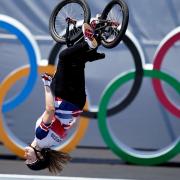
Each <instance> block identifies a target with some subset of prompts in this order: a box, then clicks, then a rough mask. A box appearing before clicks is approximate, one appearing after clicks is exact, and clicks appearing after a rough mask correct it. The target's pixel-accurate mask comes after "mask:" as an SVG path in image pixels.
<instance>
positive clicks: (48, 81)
mask: <svg viewBox="0 0 180 180" xmlns="http://www.w3.org/2000/svg"><path fill="white" fill-rule="evenodd" d="M41 78H42V81H43V84H44V86H49V87H50V85H51V82H52V76H51V75H49V74H48V73H44V74H42V75H41Z"/></svg>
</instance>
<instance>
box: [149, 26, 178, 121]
mask: <svg viewBox="0 0 180 180" xmlns="http://www.w3.org/2000/svg"><path fill="white" fill-rule="evenodd" d="M178 40H180V27H178V28H176V29H175V30H173V31H172V32H170V33H169V34H168V35H167V37H166V38H165V39H163V40H162V43H160V45H159V47H158V50H157V52H156V54H155V57H154V69H156V70H160V69H161V64H162V62H163V59H164V56H165V54H166V53H167V51H168V50H169V49H170V48H171V46H173V44H174V43H175V42H176V41H178ZM152 82H153V87H154V89H155V92H156V95H157V97H158V99H159V100H160V102H161V103H162V104H163V105H164V106H165V107H166V108H167V109H168V110H169V112H171V113H172V114H174V115H175V116H177V117H178V118H180V108H178V107H175V105H173V104H172V103H171V102H170V101H169V100H168V98H167V97H166V94H165V93H164V91H163V89H162V85H161V83H160V81H159V80H156V79H153V80H152Z"/></svg>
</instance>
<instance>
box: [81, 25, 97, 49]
mask: <svg viewBox="0 0 180 180" xmlns="http://www.w3.org/2000/svg"><path fill="white" fill-rule="evenodd" d="M82 31H83V35H84V39H85V41H86V42H87V44H88V45H89V47H90V48H91V49H95V48H97V46H98V43H97V41H96V39H95V37H94V32H93V28H91V26H90V25H89V24H87V23H84V24H83V25H82Z"/></svg>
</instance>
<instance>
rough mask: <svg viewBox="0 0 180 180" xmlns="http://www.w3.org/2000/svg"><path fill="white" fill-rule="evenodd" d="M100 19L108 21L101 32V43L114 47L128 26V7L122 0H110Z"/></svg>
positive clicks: (107, 46) (106, 46)
mask: <svg viewBox="0 0 180 180" xmlns="http://www.w3.org/2000/svg"><path fill="white" fill-rule="evenodd" d="M101 19H102V20H105V21H107V23H108V25H107V26H106V28H105V29H104V31H103V32H102V41H101V44H102V45H103V46H104V47H105V48H114V47H115V46H117V45H118V44H119V43H120V41H121V40H122V39H123V36H124V35H125V32H126V29H127V26H128V21H129V9H128V6H127V4H126V3H125V2H124V0H112V1H111V2H110V3H108V4H107V6H106V7H105V8H104V10H103V12H102V15H101Z"/></svg>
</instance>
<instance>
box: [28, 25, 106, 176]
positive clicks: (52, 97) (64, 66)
mask: <svg viewBox="0 0 180 180" xmlns="http://www.w3.org/2000/svg"><path fill="white" fill-rule="evenodd" d="M82 30H83V34H84V39H85V41H83V42H81V43H77V44H75V45H74V46H72V47H69V48H67V49H65V50H63V51H62V52H61V53H60V55H59V62H58V65H57V70H56V72H55V74H54V76H53V77H51V76H50V75H48V74H43V75H42V80H43V83H44V89H45V106H46V109H45V111H44V113H43V114H42V116H41V117H40V118H39V119H38V120H37V122H36V128H35V138H34V140H33V142H32V143H31V144H30V145H29V146H28V147H26V148H25V158H26V162H25V163H26V165H27V166H28V167H29V168H30V169H32V170H41V169H45V168H48V169H49V171H50V172H52V173H58V172H60V171H61V170H62V169H63V165H64V164H66V163H67V162H68V161H70V159H71V158H70V156H69V155H68V154H67V153H65V152H57V151H55V150H53V149H52V147H54V146H56V145H59V144H60V143H61V142H62V140H64V138H65V137H66V135H67V133H68V130H69V129H70V128H71V127H72V126H73V124H74V123H75V122H76V121H77V119H78V117H79V116H80V114H81V112H82V110H83V107H84V105H85V102H86V93H85V75H84V68H85V63H86V62H88V61H95V60H98V59H103V58H104V57H105V54H103V53H102V54H101V53H98V52H97V48H98V43H97V41H96V39H95V37H94V35H93V29H92V28H91V27H90V26H89V25H88V24H83V26H82Z"/></svg>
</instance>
